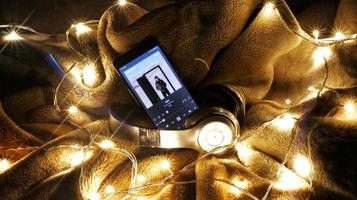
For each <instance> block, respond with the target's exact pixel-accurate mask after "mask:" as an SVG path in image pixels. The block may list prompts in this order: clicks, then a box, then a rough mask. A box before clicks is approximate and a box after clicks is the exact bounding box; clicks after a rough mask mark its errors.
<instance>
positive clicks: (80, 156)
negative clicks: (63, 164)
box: [69, 151, 92, 167]
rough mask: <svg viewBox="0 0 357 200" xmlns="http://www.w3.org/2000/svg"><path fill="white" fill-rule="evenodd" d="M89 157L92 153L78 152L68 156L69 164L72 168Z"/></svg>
mask: <svg viewBox="0 0 357 200" xmlns="http://www.w3.org/2000/svg"><path fill="white" fill-rule="evenodd" d="M90 157H92V152H90V151H86V152H85V151H78V152H75V153H73V154H72V155H70V160H69V162H70V164H71V165H72V166H73V167H74V166H78V165H79V164H81V163H82V162H84V161H86V160H88V159H89V158H90Z"/></svg>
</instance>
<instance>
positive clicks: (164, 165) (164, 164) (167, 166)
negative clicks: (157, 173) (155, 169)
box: [160, 160, 170, 169]
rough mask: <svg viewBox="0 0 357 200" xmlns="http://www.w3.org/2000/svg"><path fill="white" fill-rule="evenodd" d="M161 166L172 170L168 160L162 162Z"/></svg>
mask: <svg viewBox="0 0 357 200" xmlns="http://www.w3.org/2000/svg"><path fill="white" fill-rule="evenodd" d="M160 165H161V167H162V168H164V169H170V162H169V161H168V160H163V161H161V163H160Z"/></svg>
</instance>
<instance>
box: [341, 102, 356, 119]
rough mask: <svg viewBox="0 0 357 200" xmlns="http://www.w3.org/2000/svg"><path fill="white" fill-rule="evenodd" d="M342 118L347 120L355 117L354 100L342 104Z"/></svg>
mask: <svg viewBox="0 0 357 200" xmlns="http://www.w3.org/2000/svg"><path fill="white" fill-rule="evenodd" d="M343 111H344V112H343V113H342V116H341V117H342V118H344V119H348V120H354V119H357V108H356V105H355V103H354V102H352V101H348V102H346V103H345V104H344V105H343Z"/></svg>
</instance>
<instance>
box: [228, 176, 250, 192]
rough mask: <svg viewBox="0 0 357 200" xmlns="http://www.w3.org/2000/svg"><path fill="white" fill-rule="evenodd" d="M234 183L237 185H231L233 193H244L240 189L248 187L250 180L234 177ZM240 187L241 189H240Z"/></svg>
mask: <svg viewBox="0 0 357 200" xmlns="http://www.w3.org/2000/svg"><path fill="white" fill-rule="evenodd" d="M232 184H233V185H234V186H235V187H233V186H231V187H230V190H231V192H232V193H234V194H236V195H240V194H242V191H241V190H240V189H244V190H245V189H247V188H248V185H249V182H248V181H247V180H240V179H237V178H235V179H233V181H232ZM238 188H240V189H238Z"/></svg>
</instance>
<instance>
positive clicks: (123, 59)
mask: <svg viewBox="0 0 357 200" xmlns="http://www.w3.org/2000/svg"><path fill="white" fill-rule="evenodd" d="M155 46H159V48H160V49H161V51H162V52H163V54H164V56H165V57H166V59H167V61H168V62H169V64H170V66H171V67H172V69H173V71H174V72H175V73H176V74H177V77H178V78H179V80H180V82H181V84H182V87H184V88H185V89H186V90H187V91H188V92H189V94H190V96H191V98H192V99H193V100H194V101H195V103H196V105H197V106H198V104H197V101H196V100H195V99H194V97H193V95H192V94H191V93H190V91H189V90H188V88H187V87H186V84H185V83H184V82H183V80H182V79H181V76H180V74H179V73H178V71H177V70H176V68H175V66H174V65H173V62H172V61H171V59H170V57H169V56H168V55H167V53H166V52H165V51H164V49H163V48H162V47H161V45H160V43H159V42H158V41H157V40H156V39H154V38H152V37H149V38H146V39H144V40H143V41H142V42H140V43H139V44H138V45H136V46H134V47H133V48H132V49H131V50H129V51H128V52H126V53H124V54H122V55H120V56H118V57H117V58H115V59H114V61H113V65H114V67H115V69H116V70H117V71H118V73H119V75H120V78H121V79H122V80H123V82H124V83H125V85H126V86H127V88H128V90H129V92H130V94H131V96H133V98H134V99H135V101H136V102H137V104H139V105H140V107H141V108H142V109H143V110H144V111H145V113H146V117H147V118H148V119H149V121H150V122H151V124H152V125H153V127H155V128H159V127H156V126H155V122H154V121H153V119H151V117H150V115H149V113H148V110H147V109H146V108H145V105H143V104H142V103H141V100H140V99H139V97H137V95H136V94H135V93H134V91H133V90H132V88H131V86H130V83H128V82H127V81H126V79H125V78H124V76H123V74H122V73H121V71H120V69H121V68H122V67H124V66H125V65H126V64H128V63H129V62H130V61H132V60H134V59H135V58H137V57H138V56H140V55H142V54H143V53H145V52H147V51H148V50H150V49H152V48H154V47H155ZM198 109H199V108H198ZM193 113H194V112H193ZM191 114H192V113H191Z"/></svg>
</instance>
